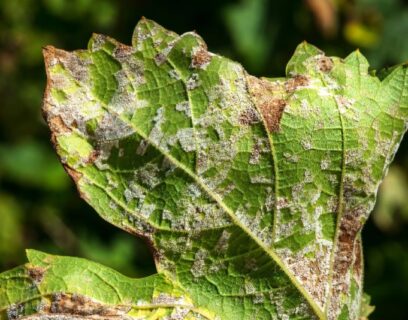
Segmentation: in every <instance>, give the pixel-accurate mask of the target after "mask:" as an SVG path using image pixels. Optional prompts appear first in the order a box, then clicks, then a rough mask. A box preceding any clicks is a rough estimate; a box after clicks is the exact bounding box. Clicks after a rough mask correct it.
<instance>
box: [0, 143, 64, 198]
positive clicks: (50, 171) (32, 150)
mask: <svg viewBox="0 0 408 320" xmlns="http://www.w3.org/2000/svg"><path fill="white" fill-rule="evenodd" d="M0 175H1V176H5V177H7V178H9V179H12V180H15V181H16V182H18V183H20V184H23V185H27V186H36V187H40V188H44V189H48V190H63V189H65V188H66V187H67V186H68V185H69V179H67V177H66V174H65V172H64V170H63V168H62V166H61V165H60V164H59V163H58V161H57V159H56V158H55V157H54V156H53V154H52V153H51V149H49V148H47V147H45V146H44V145H42V144H39V143H36V142H34V141H32V142H25V143H21V144H18V145H13V146H7V145H0Z"/></svg>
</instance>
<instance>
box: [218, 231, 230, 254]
mask: <svg viewBox="0 0 408 320" xmlns="http://www.w3.org/2000/svg"><path fill="white" fill-rule="evenodd" d="M230 237H231V233H230V232H228V231H227V230H223V231H222V233H221V236H220V238H219V239H218V242H217V245H216V246H215V250H216V251H217V252H226V251H227V250H228V246H229V239H230Z"/></svg>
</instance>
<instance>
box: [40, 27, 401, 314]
mask: <svg viewBox="0 0 408 320" xmlns="http://www.w3.org/2000/svg"><path fill="white" fill-rule="evenodd" d="M44 56H45V61H46V68H47V75H48V84H47V89H46V93H45V98H44V113H45V115H46V118H47V121H48V124H49V126H50V128H51V132H52V139H53V141H54V144H55V146H56V148H57V152H58V154H59V156H60V157H61V161H62V163H63V164H64V166H65V168H66V169H67V171H68V172H69V174H70V175H71V177H72V178H73V179H74V181H75V183H76V184H77V186H78V189H79V191H80V193H81V195H82V197H83V198H84V199H85V200H86V201H87V202H88V203H89V204H90V205H91V206H92V207H94V208H95V210H96V211H97V212H98V213H99V214H100V215H101V216H102V217H103V218H104V219H106V220H107V221H109V222H110V223H112V224H114V225H116V226H118V227H120V228H122V229H124V230H126V231H128V232H131V233H134V234H137V235H142V236H143V237H145V238H146V239H147V240H148V241H149V242H150V243H151V245H152V247H153V248H154V250H155V253H156V254H155V258H156V265H157V270H158V275H157V277H162V278H160V279H166V281H168V282H169V283H168V285H169V286H170V287H171V285H172V286H173V287H174V288H178V290H181V291H180V292H182V293H183V294H184V295H185V296H186V297H187V298H186V299H187V300H188V301H189V303H191V308H190V309H188V310H193V309H194V310H201V311H200V313H197V314H192V313H191V312H192V311H191V312H190V311H188V313H187V315H186V317H187V318H188V317H190V318H199V319H200V317H207V318H210V319H358V318H359V316H360V309H361V297H362V293H363V291H362V277H363V270H362V269H363V263H362V251H361V236H360V232H361V228H362V227H363V224H364V222H365V221H366V219H367V218H368V215H369V213H370V211H371V210H372V208H373V205H374V202H375V197H376V193H377V190H378V186H379V184H380V183H381V181H382V178H383V176H384V174H385V173H386V171H387V168H388V166H389V164H390V162H391V160H392V159H393V157H394V155H395V152H396V150H397V147H398V145H399V142H400V140H401V138H402V136H403V134H404V133H405V130H406V123H407V116H408V89H407V83H408V80H407V79H408V76H407V66H406V65H400V66H398V67H396V68H394V69H392V70H390V71H388V72H386V74H384V79H381V80H380V79H379V78H377V77H376V76H374V75H372V74H371V73H369V70H368V67H369V66H368V62H367V60H366V59H365V58H364V57H363V55H362V54H361V53H359V52H358V51H356V52H354V53H352V54H350V55H349V56H348V57H346V58H345V59H340V58H337V57H327V56H325V55H324V53H323V52H321V51H320V50H319V49H317V48H315V47H313V46H312V45H309V44H307V43H302V44H301V45H299V46H298V48H297V49H296V51H295V53H294V55H293V57H292V58H291V60H290V61H289V63H288V65H287V75H286V78H273V79H269V78H261V79H260V78H256V77H253V76H250V75H249V74H247V73H246V71H245V70H244V69H243V67H242V66H241V65H240V64H238V63H236V62H233V61H231V60H229V59H227V58H225V57H222V56H219V55H216V54H213V53H210V52H208V51H207V48H206V45H205V43H204V41H203V40H202V39H201V38H200V37H199V36H198V35H197V34H195V33H192V32H189V33H185V34H183V35H180V36H179V35H177V34H175V33H173V32H170V31H168V30H166V29H164V28H163V27H161V26H159V25H157V24H156V23H154V22H152V21H150V20H146V19H142V20H141V21H140V22H139V24H138V25H137V27H136V29H135V32H134V36H133V39H132V46H126V45H123V44H121V43H118V42H116V41H115V40H113V39H111V38H109V37H105V36H102V35H94V36H93V37H92V39H91V40H90V42H89V46H88V49H87V50H78V51H74V52H66V51H63V50H60V49H56V48H53V47H47V48H45V50H44ZM157 290H158V291H160V288H157ZM166 290H167V289H166ZM164 293H166V291H164ZM84 295H85V296H87V297H89V298H94V299H97V300H98V301H99V299H100V297H99V296H98V297H96V296H95V294H94V292H89V293H88V294H84ZM102 302H103V301H102ZM114 303H116V302H114ZM203 310H204V311H203ZM198 314H200V315H198ZM129 316H131V315H129ZM160 317H161V316H158V317H156V318H160ZM153 318H154V317H153ZM162 318H165V317H164V316H163V317H162ZM173 318H174V317H173ZM173 318H171V316H170V319H173ZM149 319H150V318H149Z"/></svg>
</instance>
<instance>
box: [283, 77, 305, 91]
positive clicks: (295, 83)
mask: <svg viewBox="0 0 408 320" xmlns="http://www.w3.org/2000/svg"><path fill="white" fill-rule="evenodd" d="M308 84H309V78H308V77H306V76H304V75H301V74H298V75H295V76H293V77H292V78H289V79H288V80H287V81H286V82H285V90H286V91H287V92H288V93H292V92H294V91H296V90H297V89H298V88H301V87H305V86H307V85H308Z"/></svg>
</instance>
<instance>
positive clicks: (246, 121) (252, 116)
mask: <svg viewBox="0 0 408 320" xmlns="http://www.w3.org/2000/svg"><path fill="white" fill-rule="evenodd" d="M238 121H239V123H240V124H242V125H247V126H248V125H252V124H254V123H257V122H259V117H258V113H257V112H256V110H255V109H253V108H248V109H246V110H245V111H243V112H242V113H241V114H240V115H239V118H238Z"/></svg>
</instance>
